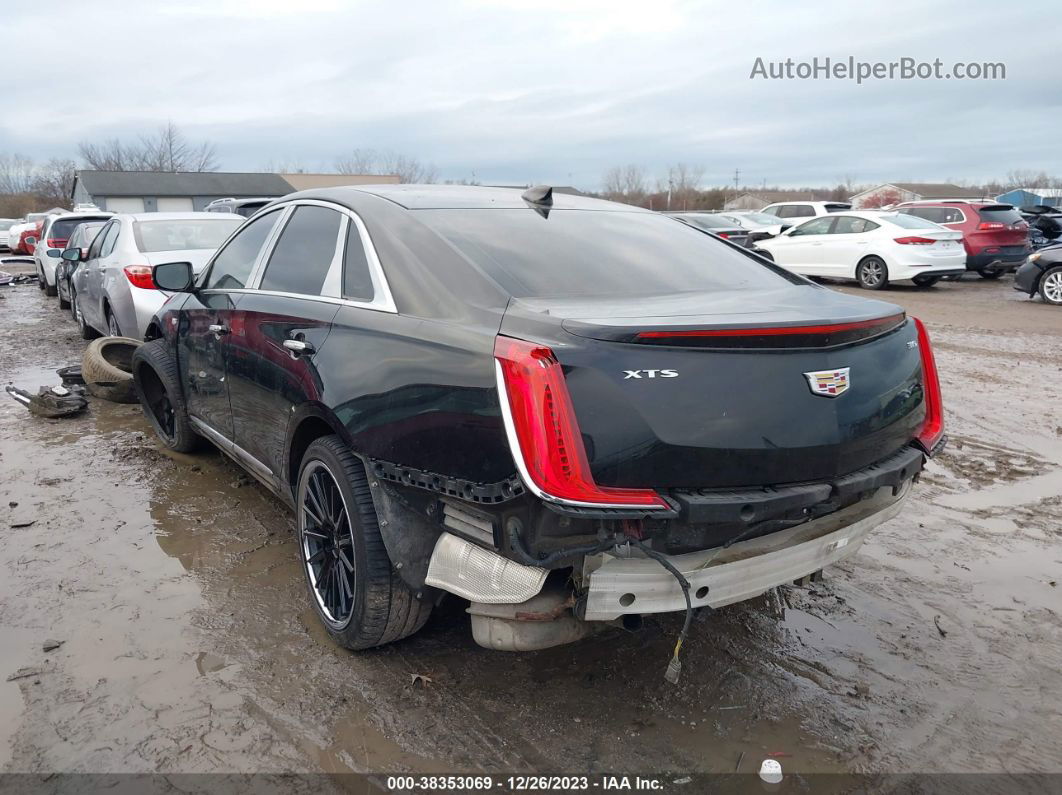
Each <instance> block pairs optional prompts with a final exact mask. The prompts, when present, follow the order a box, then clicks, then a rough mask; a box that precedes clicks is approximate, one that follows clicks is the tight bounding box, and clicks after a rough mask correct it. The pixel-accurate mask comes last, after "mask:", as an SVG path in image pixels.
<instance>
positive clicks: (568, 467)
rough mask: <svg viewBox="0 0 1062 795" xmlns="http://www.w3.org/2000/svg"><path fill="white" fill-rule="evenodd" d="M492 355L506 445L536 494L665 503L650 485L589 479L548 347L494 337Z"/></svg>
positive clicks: (608, 504)
mask: <svg viewBox="0 0 1062 795" xmlns="http://www.w3.org/2000/svg"><path fill="white" fill-rule="evenodd" d="M494 358H495V361H496V368H497V377H498V392H499V397H500V399H501V409H502V417H503V418H504V420H505V430H506V433H507V435H508V437H509V447H510V448H511V450H512V454H513V458H514V459H515V461H516V465H517V469H518V470H519V471H520V475H521V477H522V478H523V480H524V482H525V483H526V484H527V486H528V488H530V489H531V490H532V491H533V492H534V493H535V494H536V495H537V496H539V497H541V498H543V499H545V500H550V501H553V502H560V503H565V504H568V505H574V506H579V507H590V508H645V509H666V508H668V507H669V506H668V504H667V503H666V502H665V501H664V499H663V498H662V497H661V496H660V495H659V494H657V493H656V492H655V491H653V490H652V489H621V488H606V487H603V486H598V485H597V484H596V483H594V478H593V475H592V474H591V472H590V463H589V461H588V460H587V457H586V449H585V448H584V447H583V439H582V435H581V434H580V432H579V423H578V422H577V421H576V418H575V409H574V408H573V407H572V401H571V397H570V395H569V394H568V386H567V384H566V383H565V380H564V371H563V370H562V369H561V365H560V362H558V361H557V357H556V356H554V355H553V351H552V350H550V349H549V348H548V347H546V346H545V345H538V344H536V343H533V342H526V341H524V340H517V339H512V338H511V337H498V338H497V340H496V341H495V344H494Z"/></svg>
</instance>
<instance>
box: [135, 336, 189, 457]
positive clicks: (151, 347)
mask: <svg viewBox="0 0 1062 795" xmlns="http://www.w3.org/2000/svg"><path fill="white" fill-rule="evenodd" d="M132 366H133V386H134V388H135V389H136V396H137V398H139V400H140V407H141V408H142V409H143V410H144V416H145V417H147V419H148V422H150V423H151V426H152V427H153V428H154V429H155V434H156V435H157V436H158V437H159V439H161V440H162V442H163V444H165V445H166V446H167V447H168V448H170V449H171V450H176V451H177V452H178V453H190V452H192V451H193V450H195V449H196V448H198V447H199V446H200V444H201V443H202V441H203V440H202V437H200V436H199V435H198V434H197V433H196V432H195V431H193V430H192V424H191V422H189V420H188V410H187V408H186V406H185V403H184V396H183V395H182V394H181V389H180V383H181V381H180V374H179V373H178V370H177V362H176V361H174V357H173V355H172V354H171V353H170V351H169V349H168V348H167V346H166V341H165V340H152V341H151V342H145V343H144V344H143V345H141V346H140V347H138V348H137V349H136V352H135V353H134V354H133V365H132Z"/></svg>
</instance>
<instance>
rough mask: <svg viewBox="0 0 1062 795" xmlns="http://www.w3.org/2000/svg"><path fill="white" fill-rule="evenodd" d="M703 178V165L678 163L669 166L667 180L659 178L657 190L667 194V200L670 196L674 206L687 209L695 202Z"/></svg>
mask: <svg viewBox="0 0 1062 795" xmlns="http://www.w3.org/2000/svg"><path fill="white" fill-rule="evenodd" d="M702 179H704V167H703V166H691V165H689V164H687V163H676V164H675V165H673V166H668V169H667V179H666V180H657V190H658V191H659V192H660V193H663V194H665V202H666V199H667V197H668V196H670V199H671V206H672V207H679V208H682V209H683V210H686V209H689V208H690V205H691V204H693V203H695V201H696V198H697V192H698V190H699V189H700V184H701V180H702Z"/></svg>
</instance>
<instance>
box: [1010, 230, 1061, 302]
mask: <svg viewBox="0 0 1062 795" xmlns="http://www.w3.org/2000/svg"><path fill="white" fill-rule="evenodd" d="M1055 265H1062V244H1057V243H1055V244H1052V245H1049V246H1045V247H1044V248H1042V249H1040V250H1039V251H1038V252H1037V256H1036V258H1035V259H1032V258H1031V257H1030V258H1028V259H1026V260H1025V262H1024V263H1023V264H1022V265H1021V267H1019V268H1018V270H1017V271H1016V272H1015V273H1014V289H1015V290H1018V291H1020V292H1023V293H1025V294H1026V295H1036V291H1037V290H1039V289H1040V278H1041V277H1042V276H1043V275H1044V272H1045V271H1047V270H1048V269H1049V268H1053V267H1054V266H1055Z"/></svg>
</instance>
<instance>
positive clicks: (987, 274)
mask: <svg viewBox="0 0 1062 795" xmlns="http://www.w3.org/2000/svg"><path fill="white" fill-rule="evenodd" d="M977 275H978V276H980V277H981V278H982V279H998V278H999V277H1000V276H1002V275H1003V271H978V272H977Z"/></svg>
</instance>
